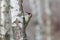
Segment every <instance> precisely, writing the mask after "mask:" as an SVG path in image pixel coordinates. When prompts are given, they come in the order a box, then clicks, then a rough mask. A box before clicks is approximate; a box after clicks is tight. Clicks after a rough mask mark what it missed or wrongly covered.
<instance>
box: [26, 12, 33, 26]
mask: <svg viewBox="0 0 60 40" xmlns="http://www.w3.org/2000/svg"><path fill="white" fill-rule="evenodd" d="M26 13H27V15H26V16H25V26H27V25H28V23H29V21H30V19H31V17H32V14H31V13H28V12H26Z"/></svg>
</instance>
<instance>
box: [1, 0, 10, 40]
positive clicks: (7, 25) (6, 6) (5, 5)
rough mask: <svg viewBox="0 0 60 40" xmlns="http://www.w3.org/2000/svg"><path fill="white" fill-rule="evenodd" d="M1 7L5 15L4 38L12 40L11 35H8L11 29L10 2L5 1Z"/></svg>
mask: <svg viewBox="0 0 60 40" xmlns="http://www.w3.org/2000/svg"><path fill="white" fill-rule="evenodd" d="M1 7H2V9H1V13H2V14H3V15H4V29H5V31H4V33H5V34H4V35H5V36H4V37H5V40H10V34H8V32H9V31H10V27H11V13H10V0H3V1H2V4H1Z"/></svg>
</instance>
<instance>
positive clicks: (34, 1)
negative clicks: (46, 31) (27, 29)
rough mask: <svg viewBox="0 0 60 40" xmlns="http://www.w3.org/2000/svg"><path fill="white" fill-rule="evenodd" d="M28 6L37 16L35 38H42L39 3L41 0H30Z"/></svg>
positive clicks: (40, 39) (38, 39)
mask: <svg viewBox="0 0 60 40" xmlns="http://www.w3.org/2000/svg"><path fill="white" fill-rule="evenodd" d="M30 7H31V9H32V14H36V15H37V17H36V19H37V22H38V25H36V34H35V35H36V40H42V37H43V34H42V32H43V29H42V27H43V26H42V25H43V22H42V8H43V7H42V4H41V0H30Z"/></svg>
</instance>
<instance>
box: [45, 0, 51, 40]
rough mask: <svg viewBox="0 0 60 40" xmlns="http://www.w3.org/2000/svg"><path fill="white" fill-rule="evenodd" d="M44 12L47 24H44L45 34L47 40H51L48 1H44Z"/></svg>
mask: <svg viewBox="0 0 60 40" xmlns="http://www.w3.org/2000/svg"><path fill="white" fill-rule="evenodd" d="M45 12H46V14H47V22H46V27H47V30H46V33H47V40H51V19H50V16H51V10H50V8H49V0H45Z"/></svg>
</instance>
